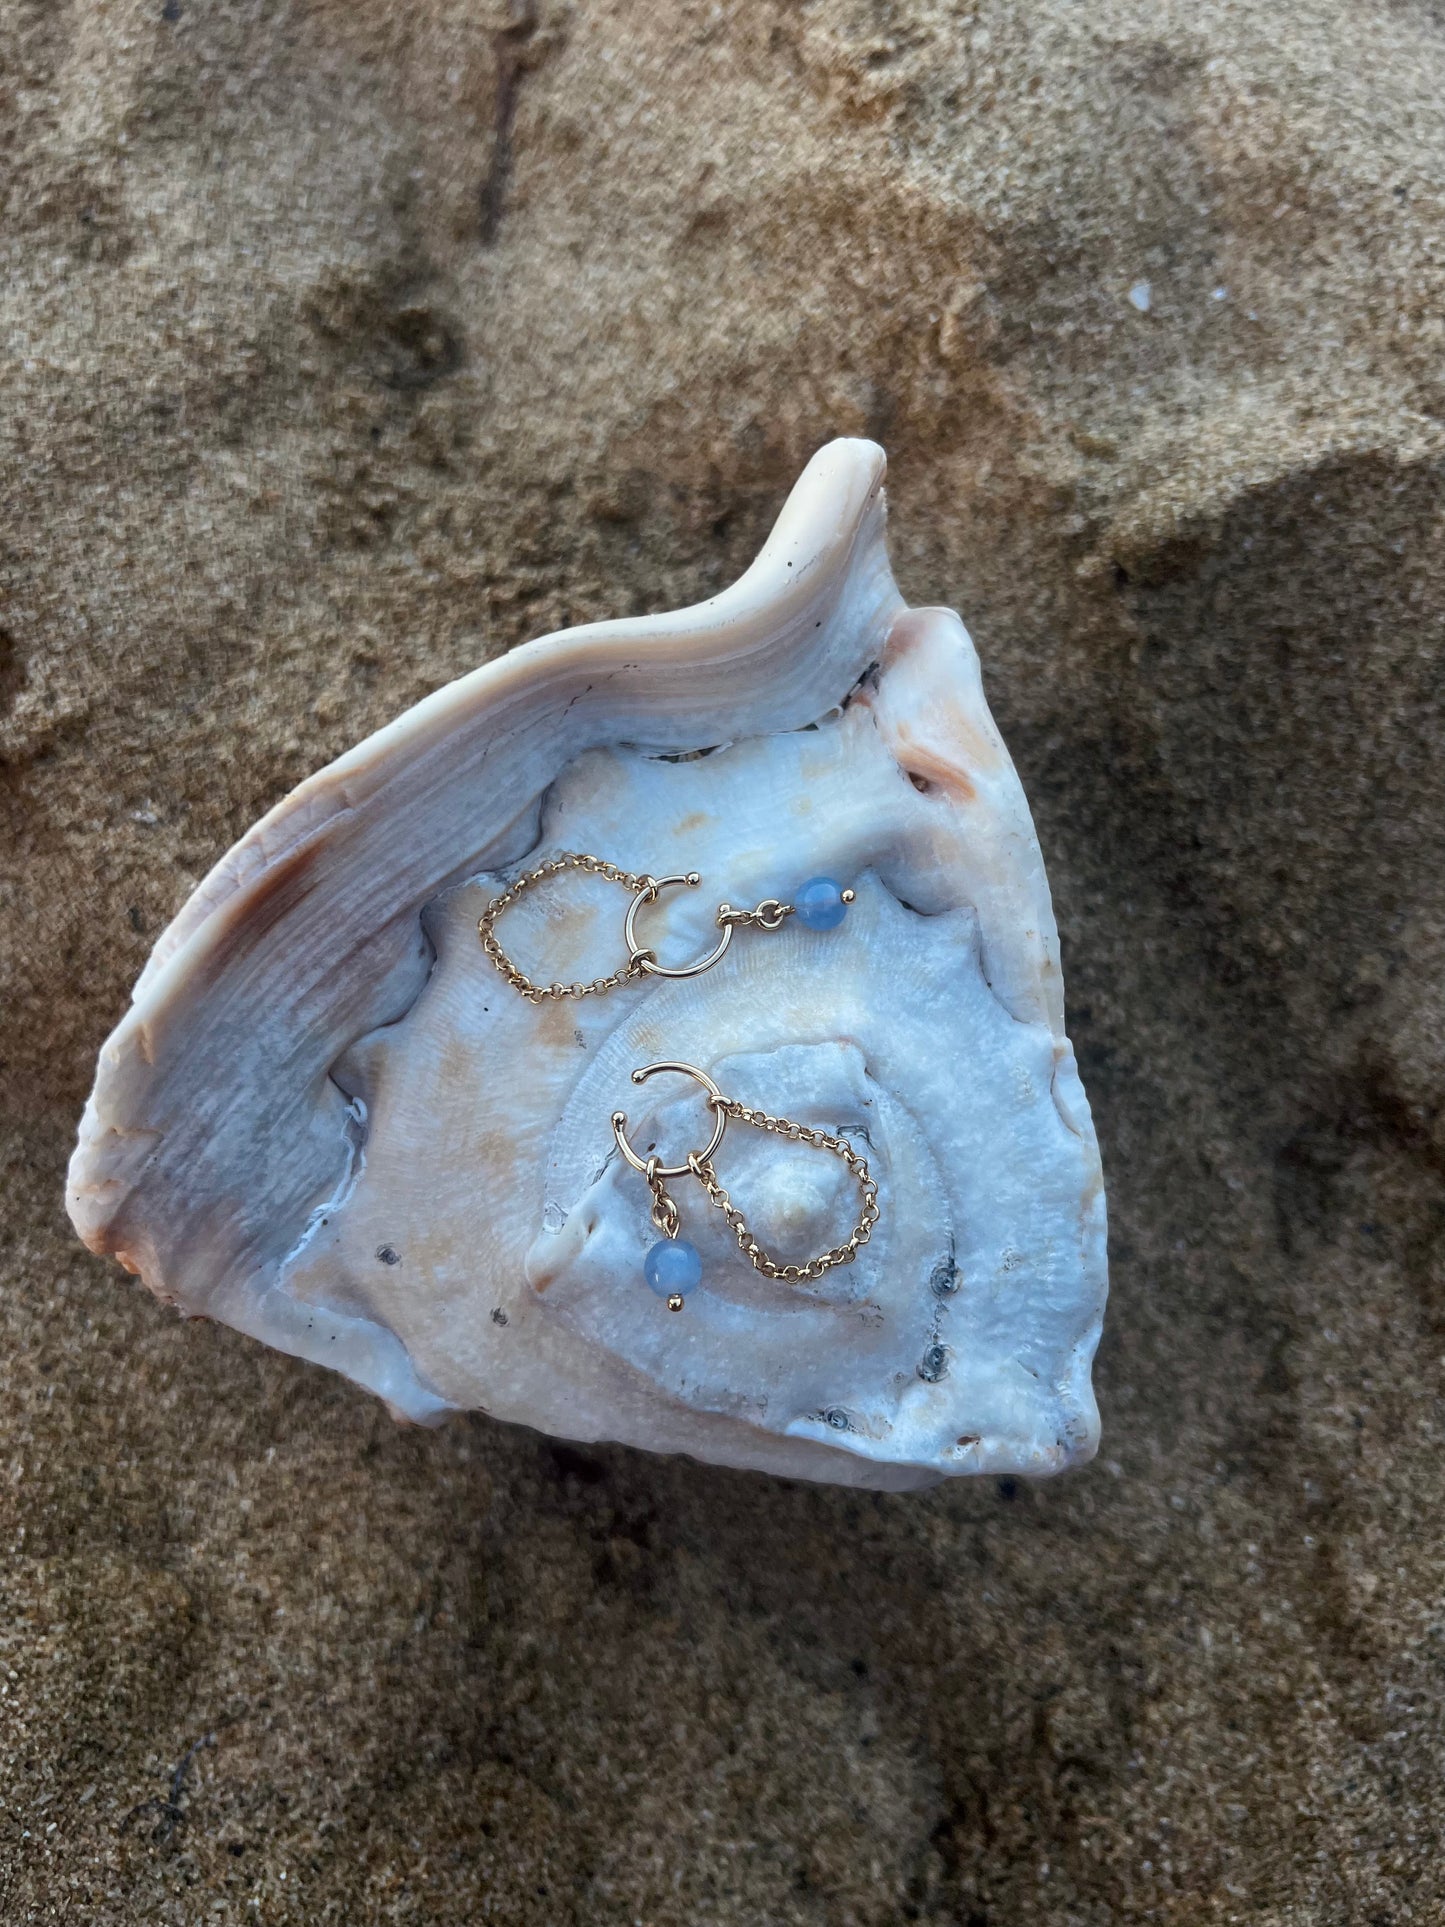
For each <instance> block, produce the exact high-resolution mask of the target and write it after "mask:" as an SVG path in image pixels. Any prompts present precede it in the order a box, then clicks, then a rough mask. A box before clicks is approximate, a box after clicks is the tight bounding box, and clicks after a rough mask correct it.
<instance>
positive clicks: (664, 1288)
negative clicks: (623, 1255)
mask: <svg viewBox="0 0 1445 1927" xmlns="http://www.w3.org/2000/svg"><path fill="white" fill-rule="evenodd" d="M642 1275H643V1277H644V1278H645V1279H646V1280H647V1282H648V1284H649V1285H651V1287H652V1289H653V1290H654V1291H655V1292H656V1293H657V1295H658V1297H659V1298H670V1297H671V1296H672V1294H673V1293H674V1292H675V1291H676V1292H681V1293H683V1294H686V1293H687V1292H689V1291H694V1290H695V1289H696V1288H697V1286H698V1285H700V1284H701V1283H702V1253H701V1252H700V1251H699V1250H698V1248H697V1246H696V1245H693V1244H689V1243H688V1241H687V1239H686V1238H659V1239H658V1241H657V1243H656V1244H655V1245H654V1246H653V1247H652V1249H651V1251H649V1252H648V1254H647V1257H646V1259H645V1260H644V1261H643V1266H642Z"/></svg>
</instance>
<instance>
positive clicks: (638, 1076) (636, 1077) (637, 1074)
mask: <svg viewBox="0 0 1445 1927" xmlns="http://www.w3.org/2000/svg"><path fill="white" fill-rule="evenodd" d="M632 1081H633V1083H634V1084H640V1083H641V1082H642V1072H641V1071H640V1070H637V1071H634V1072H633V1073H632Z"/></svg>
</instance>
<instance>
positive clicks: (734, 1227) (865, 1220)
mask: <svg viewBox="0 0 1445 1927" xmlns="http://www.w3.org/2000/svg"><path fill="white" fill-rule="evenodd" d="M710 1102H711V1103H712V1105H713V1108H714V1109H715V1110H719V1111H721V1112H722V1113H723V1114H724V1115H725V1116H727V1117H733V1118H736V1119H737V1121H738V1122H739V1123H740V1124H752V1125H755V1126H756V1127H757V1129H758V1130H760V1131H772V1132H775V1133H776V1135H777V1136H778V1137H785V1138H787V1139H788V1140H789V1142H791V1143H794V1144H811V1145H812V1146H813V1148H814V1149H815V1150H818V1151H831V1152H832V1153H833V1155H834V1157H837V1158H841V1159H842V1160H843V1163H844V1164H845V1165H847V1167H848V1170H849V1173H850V1174H851V1175H852V1176H853V1177H854V1178H855V1179H856V1180H857V1184H858V1189H859V1191H860V1192H861V1193H862V1197H863V1209H862V1211H861V1212H860V1213H859V1216H858V1222H857V1224H856V1225H855V1226H854V1227H853V1234H852V1236H851V1237H850V1238H849V1239H848V1240H847V1242H846V1243H845V1244H841V1245H835V1246H834V1248H833V1249H832V1250H831V1251H825V1252H824V1253H823V1255H822V1257H821V1258H814V1259H813V1260H812V1261H811V1262H810V1263H808V1264H806V1265H780V1264H778V1263H777V1261H776V1260H775V1259H773V1258H770V1257H769V1256H768V1254H767V1252H766V1251H764V1250H763V1248H762V1246H761V1245H760V1244H759V1243H758V1241H757V1239H756V1238H755V1237H754V1236H753V1234H752V1232H751V1231H749V1229H748V1227H747V1221H746V1220H745V1219H744V1217H743V1214H742V1212H741V1211H739V1210H738V1208H737V1206H736V1205H735V1204H734V1203H733V1201H732V1199H731V1198H730V1197H729V1196H728V1194H727V1192H726V1191H724V1189H723V1187H722V1186H721V1184H719V1183H718V1178H717V1173H716V1172H715V1171H714V1170H713V1167H712V1161H711V1159H706V1158H703V1157H702V1156H700V1155H699V1153H698V1152H696V1151H694V1152H693V1154H692V1156H691V1157H690V1158H689V1159H688V1161H687V1165H688V1169H689V1170H690V1171H691V1172H692V1174H693V1176H694V1177H695V1178H696V1179H697V1181H698V1183H699V1184H700V1185H701V1186H702V1188H703V1190H704V1191H706V1192H707V1195H708V1198H709V1199H710V1201H711V1202H712V1203H713V1204H715V1205H716V1206H717V1208H718V1210H719V1211H721V1212H722V1214H723V1217H724V1218H725V1219H726V1220H727V1224H728V1229H729V1230H730V1231H731V1232H732V1234H733V1236H734V1237H735V1238H736V1239H737V1241H738V1250H739V1251H741V1252H742V1254H743V1256H744V1257H745V1258H747V1259H748V1260H749V1261H750V1262H751V1264H752V1267H753V1269H754V1270H755V1271H760V1272H762V1274H763V1276H764V1277H765V1278H781V1279H783V1280H784V1281H785V1282H787V1283H788V1284H794V1283H797V1282H799V1281H800V1280H803V1279H812V1278H821V1277H822V1276H823V1274H824V1272H825V1271H831V1270H832V1269H833V1268H834V1266H836V1265H851V1264H852V1262H853V1260H854V1259H855V1258H856V1257H857V1256H858V1252H859V1248H860V1247H861V1246H863V1245H866V1244H867V1242H868V1240H869V1239H870V1238H871V1237H872V1235H873V1227H874V1225H875V1224H877V1222H878V1186H877V1184H876V1183H875V1182H874V1180H873V1179H872V1177H871V1176H870V1175H869V1172H868V1161H867V1159H866V1158H860V1157H859V1155H858V1153H857V1152H856V1151H855V1150H854V1149H853V1146H852V1145H851V1144H850V1143H849V1142H848V1140H847V1138H843V1137H834V1136H833V1135H832V1133H831V1132H829V1131H818V1130H814V1129H813V1128H812V1126H811V1125H807V1124H794V1123H793V1121H792V1119H791V1118H786V1117H769V1116H768V1114H767V1112H766V1111H755V1110H752V1109H751V1108H750V1107H749V1106H748V1105H746V1104H739V1103H738V1102H737V1101H736V1100H735V1099H733V1098H721V1099H712V1100H710ZM649 1181H651V1180H649ZM660 1190H661V1186H660V1185H656V1186H655V1187H654V1194H653V1195H654V1197H656V1195H657V1192H658V1191H660ZM663 1196H664V1197H665V1196H666V1193H663ZM671 1202H672V1201H671V1199H668V1203H669V1204H670V1203H671ZM673 1208H674V1210H675V1209H676V1207H675V1206H674V1207H673ZM653 1222H654V1223H656V1210H655V1209H654V1216H653ZM659 1229H661V1227H660V1226H659Z"/></svg>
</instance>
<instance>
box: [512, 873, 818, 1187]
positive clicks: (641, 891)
mask: <svg viewBox="0 0 1445 1927" xmlns="http://www.w3.org/2000/svg"><path fill="white" fill-rule="evenodd" d="M564 870H585V871H587V872H588V873H589V875H592V876H599V877H607V878H608V879H609V880H610V881H611V882H613V883H620V884H621V885H622V886H623V888H624V889H626V890H630V891H631V892H632V902H631V903H630V904H629V906H628V909H627V915H626V918H625V919H624V921H623V926H622V935H623V940H624V941H625V943H626V945H627V962H626V963H625V964H623V965H622V966H621V967H620V968H619V969H617V970H614V971H613V972H612V974H611V975H610V976H608V977H594V978H593V979H592V981H591V983H586V984H559V983H554V984H537V983H533V981H532V979H531V978H530V977H529V976H528V975H527V973H526V972H525V971H524V970H522V969H521V968H520V967H519V966H518V965H517V964H515V963H513V961H512V959H511V958H510V957H509V956H508V955H507V953H506V951H505V950H503V948H502V946H501V944H500V943H499V942H498V940H497V932H496V924H497V919H498V917H500V916H501V914H502V912H503V911H504V910H507V909H510V908H511V906H512V905H513V904H514V903H515V902H516V901H517V899H518V898H519V897H521V896H523V895H524V894H525V893H526V892H527V891H528V890H530V889H531V887H532V885H533V884H534V883H541V882H543V881H544V880H545V879H546V878H547V877H554V876H558V875H559V874H560V873H561V872H562V871H564ZM701 882H702V878H701V876H700V875H699V874H698V872H697V871H696V870H689V871H688V872H687V873H686V875H685V876H674V877H654V876H648V875H646V874H642V875H636V876H635V875H634V874H633V873H632V871H631V870H622V869H619V868H618V866H617V865H616V864H615V863H609V862H607V860H606V859H605V858H604V857H600V856H578V855H572V854H570V853H568V854H564V855H562V856H557V857H553V858H552V859H551V860H550V861H549V862H546V863H541V864H538V866H537V868H536V869H535V870H529V871H528V872H527V874H526V875H525V876H520V877H518V878H517V881H516V882H515V883H514V884H512V885H511V887H510V888H509V889H506V890H504V891H503V892H502V894H501V895H500V896H499V897H493V898H492V900H491V902H490V903H489V904H488V905H487V907H486V909H485V910H483V912H482V914H481V916H480V917H479V918H478V919H477V934H478V935H479V936H480V937H481V940H482V949H483V950H484V951H485V952H486V954H487V956H488V957H489V958H490V959H491V961H492V962H493V963H494V964H495V965H496V967H497V969H498V970H500V971H501V973H502V975H503V976H504V977H505V978H506V980H507V982H508V983H509V984H511V986H512V988H513V989H514V990H518V991H520V992H521V994H522V995H523V996H524V997H525V998H526V999H527V1000H528V1002H529V1003H533V1004H540V1003H543V1002H545V1001H546V999H547V998H549V997H595V996H598V995H599V994H600V993H601V992H603V991H607V990H615V989H616V988H617V987H618V985H619V984H625V983H627V982H628V980H629V979H630V978H633V977H636V976H639V975H641V974H643V973H645V974H646V975H648V976H650V977H696V976H698V975H700V974H701V972H702V971H704V970H711V969H712V967H713V965H714V964H715V963H716V962H717V961H718V959H719V958H720V957H722V956H723V954H724V953H725V952H726V950H727V947H728V945H729V944H730V943H731V942H732V940H733V931H734V930H735V929H738V928H742V927H748V928H751V929H754V930H779V929H781V928H782V926H783V923H784V921H785V919H786V918H788V917H796V918H797V919H798V921H799V922H800V923H802V924H804V925H806V927H807V928H808V929H810V930H836V929H837V927H838V925H839V924H840V923H841V922H842V921H843V918H844V916H845V915H846V913H847V909H848V905H849V904H850V903H852V902H853V900H854V892H853V891H852V890H845V889H843V888H842V887H841V886H840V885H839V884H836V883H834V882H833V880H832V878H831V877H811V878H810V879H809V880H808V882H806V883H804V884H802V885H801V886H800V887H799V888H798V889H797V890H796V891H795V892H794V899H795V900H794V901H793V902H792V903H783V902H781V901H779V899H778V898H777V897H764V899H763V901H762V902H761V903H760V904H759V905H758V906H757V908H756V909H754V910H734V908H733V907H732V905H731V904H730V903H720V904H719V905H718V911H717V923H718V928H719V929H720V930H721V932H722V935H721V936H720V937H719V938H718V940H717V942H716V943H715V944H714V945H713V947H712V949H711V950H709V951H708V952H707V954H706V955H705V956H702V957H699V958H697V959H696V960H695V961H694V962H693V963H690V964H679V965H667V964H661V963H659V962H658V960H657V952H656V951H655V950H649V949H647V948H646V947H645V946H643V945H642V944H640V943H639V942H638V937H637V917H638V912H639V911H640V910H642V909H643V907H644V906H645V905H647V904H649V903H656V901H657V899H658V897H659V896H660V895H661V893H662V892H663V891H664V890H671V889H675V888H683V889H688V890H696V889H697V888H698V886H699V885H700V884H701ZM639 1168H640V1167H639Z"/></svg>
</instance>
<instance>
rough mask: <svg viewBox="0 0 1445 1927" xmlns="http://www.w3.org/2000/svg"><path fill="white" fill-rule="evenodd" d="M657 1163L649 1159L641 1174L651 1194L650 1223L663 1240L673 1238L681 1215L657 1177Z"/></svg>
mask: <svg viewBox="0 0 1445 1927" xmlns="http://www.w3.org/2000/svg"><path fill="white" fill-rule="evenodd" d="M657 1163H658V1161H657V1159H656V1158H649V1159H648V1160H647V1170H646V1171H645V1173H644V1174H643V1175H644V1176H645V1177H646V1179H647V1188H648V1190H649V1191H651V1193H652V1223H653V1227H654V1229H655V1230H658V1231H660V1232H661V1233H662V1235H663V1237H664V1238H675V1237H676V1236H677V1228H678V1225H679V1224H680V1222H681V1219H682V1214H681V1212H680V1211H679V1210H678V1208H677V1200H676V1199H675V1198H674V1197H673V1196H672V1195H671V1193H670V1192H669V1191H668V1189H667V1186H666V1185H665V1184H664V1183H663V1181H662V1179H661V1178H660V1177H659V1176H658V1175H657Z"/></svg>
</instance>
